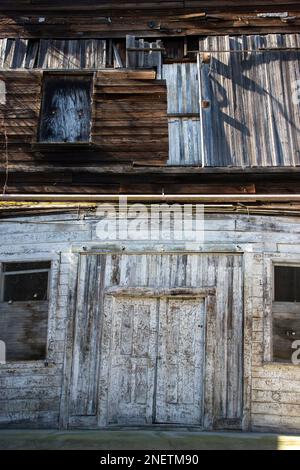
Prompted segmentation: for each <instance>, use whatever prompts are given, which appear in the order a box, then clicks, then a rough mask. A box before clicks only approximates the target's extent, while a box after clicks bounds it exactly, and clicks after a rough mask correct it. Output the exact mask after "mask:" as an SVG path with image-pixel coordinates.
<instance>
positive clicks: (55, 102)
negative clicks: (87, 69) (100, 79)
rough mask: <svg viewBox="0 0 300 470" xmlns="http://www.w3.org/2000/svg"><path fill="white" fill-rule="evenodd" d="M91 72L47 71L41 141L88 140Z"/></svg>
mask: <svg viewBox="0 0 300 470" xmlns="http://www.w3.org/2000/svg"><path fill="white" fill-rule="evenodd" d="M91 90H92V76H91V75H88V76H78V75H46V76H45V77H44V84H43V98H42V100H43V101H42V108H41V117H40V132H39V141H40V142H49V143H64V142H69V143H76V142H89V140H90V131H91V115H92V113H91Z"/></svg>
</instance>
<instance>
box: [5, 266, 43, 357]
mask: <svg viewBox="0 0 300 470" xmlns="http://www.w3.org/2000/svg"><path fill="white" fill-rule="evenodd" d="M50 268H51V263H50V262H44V261H42V262H33V263H30V262H24V263H3V264H2V272H1V298H0V300H1V301H0V339H1V340H2V341H4V342H5V345H6V361H8V362H9V361H32V360H43V359H45V358H46V351H47V333H48V284H49V273H50Z"/></svg>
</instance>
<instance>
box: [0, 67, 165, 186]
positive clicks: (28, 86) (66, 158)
mask: <svg viewBox="0 0 300 470" xmlns="http://www.w3.org/2000/svg"><path fill="white" fill-rule="evenodd" d="M115 73H116V74H117V75H116V76H115V77H114V72H113V71H112V72H110V74H109V76H108V75H107V74H106V73H104V75H101V73H100V72H98V73H97V77H96V78H95V83H94V92H93V99H92V112H93V120H92V127H93V128H92V143H93V148H92V149H91V148H84V149H82V148H81V147H80V146H78V147H76V144H75V147H74V146H73V147H72V146H71V147H66V146H64V145H61V146H60V147H57V146H55V147H51V145H50V146H48V147H47V152H46V151H45V147H36V146H35V147H33V146H34V145H35V144H37V142H38V138H37V135H38V127H39V114H40V107H41V86H42V72H41V71H27V72H26V71H16V72H13V71H7V72H1V73H0V80H2V81H3V82H4V83H5V92H4V96H2V95H1V104H0V169H1V170H2V174H3V173H5V172H6V169H7V170H8V171H9V168H8V166H9V165H10V164H11V163H13V162H14V161H15V162H16V161H17V162H18V164H20V163H21V164H22V166H23V170H24V171H25V173H26V169H27V170H28V171H34V168H35V166H36V163H37V161H39V162H40V164H41V167H42V168H43V167H45V166H47V165H49V164H50V165H52V168H53V169H55V166H56V164H57V163H58V162H59V164H66V165H68V166H69V165H74V162H75V161H77V162H81V163H84V164H85V165H86V164H93V165H95V164H97V163H101V162H103V161H107V162H109V163H114V162H123V163H131V162H140V163H142V162H143V163H144V164H146V165H151V164H152V165H162V164H164V163H165V162H166V161H167V158H168V123H167V97H166V86H165V82H164V81H156V80H152V79H151V77H153V75H154V73H153V72H152V71H149V72H147V73H146V75H145V73H144V72H143V71H141V72H139V71H137V72H134V71H133V72H130V71H128V72H127V71H124V72H123V73H122V72H118V71H116V72H115ZM110 77H111V78H110ZM149 77H150V79H149ZM51 150H52V151H51ZM22 173H23V172H22ZM47 173H48V176H47V177H46V180H44V182H43V184H44V188H45V187H46V186H47V179H48V182H50V181H51V178H52V177H51V176H50V173H51V172H50V173H49V172H47ZM28 178H29V179H28ZM49 178H50V180H49ZM65 178H67V180H66V179H65ZM26 179H27V183H25V185H27V187H28V188H29V186H34V185H35V184H37V186H38V184H39V183H40V182H41V181H42V180H43V178H42V179H41V178H40V176H39V175H38V172H37V173H36V175H35V176H34V175H33V174H32V175H31V176H30V175H29V174H28V173H27V176H25V179H24V174H22V177H21V179H20V180H19V181H18V178H17V180H16V181H15V183H13V180H10V183H12V185H11V186H12V187H14V189H13V188H12V187H11V190H12V191H13V192H14V191H21V192H22V189H21V186H23V190H24V182H25V180H26ZM59 179H60V180H61V182H62V181H65V182H67V184H69V183H71V174H70V173H69V175H67V173H66V174H65V175H61V176H60V177H59ZM21 181H23V183H21ZM10 183H9V184H10ZM20 183H21V184H20ZM56 183H58V181H56ZM17 186H19V189H17ZM8 190H9V188H8Z"/></svg>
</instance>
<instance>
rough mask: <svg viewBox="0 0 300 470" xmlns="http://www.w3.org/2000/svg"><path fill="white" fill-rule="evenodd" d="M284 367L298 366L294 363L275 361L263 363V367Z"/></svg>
mask: <svg viewBox="0 0 300 470" xmlns="http://www.w3.org/2000/svg"><path fill="white" fill-rule="evenodd" d="M276 366H279V367H282V366H288V367H298V368H299V365H298V364H293V363H292V362H275V361H265V362H263V363H262V367H276Z"/></svg>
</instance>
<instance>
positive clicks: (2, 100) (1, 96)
mask: <svg viewBox="0 0 300 470" xmlns="http://www.w3.org/2000/svg"><path fill="white" fill-rule="evenodd" d="M1 104H6V84H5V82H4V81H3V80H0V105H1Z"/></svg>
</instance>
